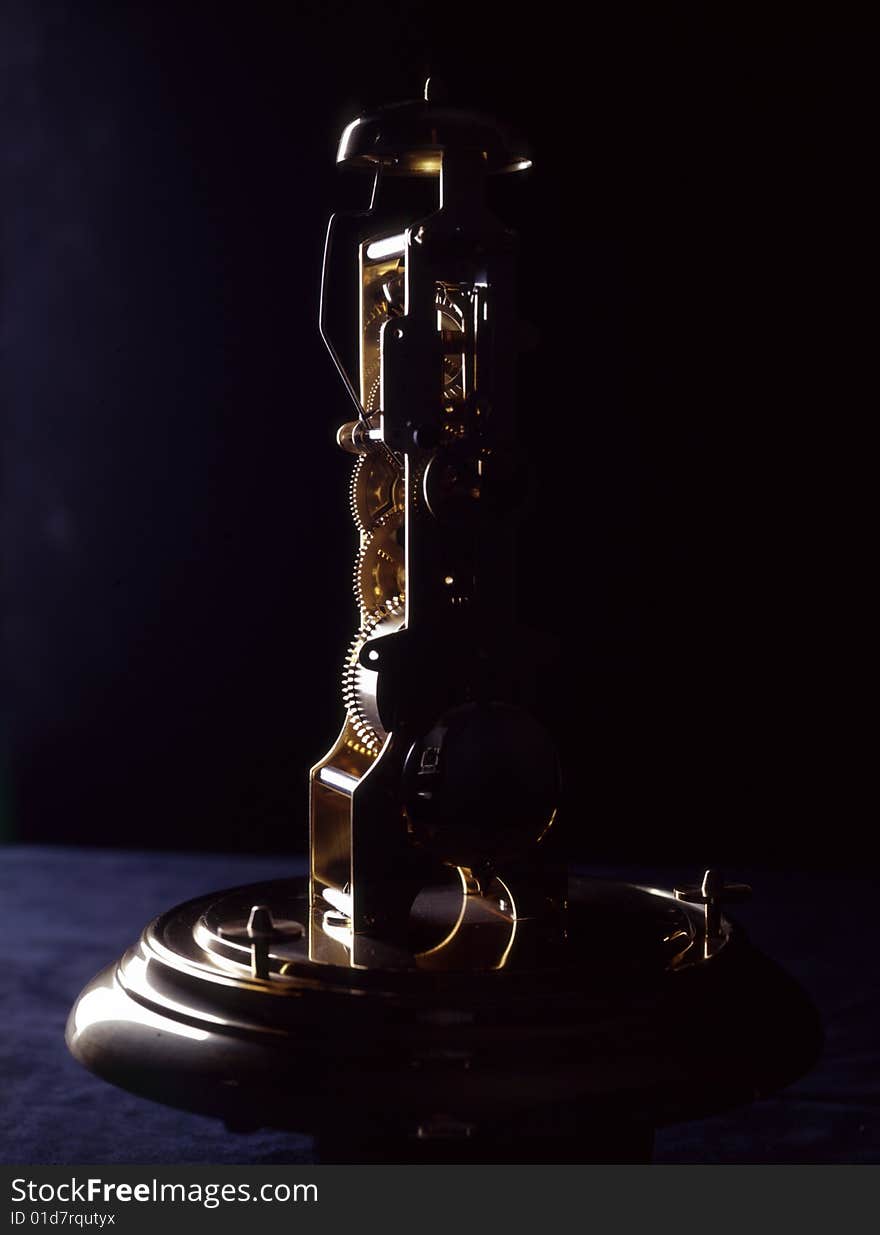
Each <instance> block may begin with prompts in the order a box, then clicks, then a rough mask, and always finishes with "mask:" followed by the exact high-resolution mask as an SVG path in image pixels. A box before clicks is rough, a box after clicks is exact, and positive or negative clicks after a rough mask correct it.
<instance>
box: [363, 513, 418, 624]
mask: <svg viewBox="0 0 880 1235" xmlns="http://www.w3.org/2000/svg"><path fill="white" fill-rule="evenodd" d="M402 529H403V512H402V511H400V512H395V513H392V514H391V515H389V516H387V517H386V519H385V520H383V522H382V523H381V524H379V526H378V527H377V528H376V529H375V531H373V532H372V533H371V534H370V535H369V536H368V537H367V539H366V540H365V541H364V542H363V543H362V545H361V547H360V549H359V551H358V556H357V561H356V562H355V568H354V596H355V600H356V601H357V603H358V605H359V606H360V608H361V610H362V611H363V612H364V613H372V612H374V611H375V610H377V609H381V608H382V607H383V606H384V604H385V602H386V601H387V600H391V599H392V598H393V597H395V596H402V595H403V593H404V591H405V590H406V561H405V558H404V552H403V545H402V544H401V543H400V536H401V534H402Z"/></svg>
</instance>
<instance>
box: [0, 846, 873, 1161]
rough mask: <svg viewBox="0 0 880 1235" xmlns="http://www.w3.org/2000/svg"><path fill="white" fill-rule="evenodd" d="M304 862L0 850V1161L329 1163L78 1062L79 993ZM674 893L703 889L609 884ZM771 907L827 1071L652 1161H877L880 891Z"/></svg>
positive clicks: (762, 926)
mask: <svg viewBox="0 0 880 1235" xmlns="http://www.w3.org/2000/svg"><path fill="white" fill-rule="evenodd" d="M302 871H303V863H302V861H301V860H297V859H290V858H285V859H277V858H276V859H272V858H268V857H249V858H242V857H239V856H228V855H181V854H164V853H132V852H111V851H96V850H81V849H80V850H77V849H62V848H25V847H21V848H6V849H0V927H2V936H0V937H2V939H3V942H4V947H5V957H4V963H3V984H2V988H0V991H2V994H0V1000H2V1011H3V1034H2V1040H0V1085H2V1091H0V1104H2V1120H0V1161H3V1162H14V1163H76V1164H88V1165H92V1164H105V1163H135V1162H137V1163H163V1164H170V1163H239V1164H247V1163H286V1162H310V1161H314V1157H313V1153H312V1143H311V1141H310V1139H309V1138H307V1137H297V1136H293V1135H291V1134H289V1133H280V1132H274V1131H266V1130H264V1131H260V1132H256V1133H252V1134H248V1135H236V1134H231V1133H229V1132H227V1131H226V1129H225V1128H224V1127H223V1125H222V1124H220V1123H219V1122H216V1121H214V1120H212V1119H207V1118H203V1117H201V1116H197V1115H188V1114H184V1113H181V1112H178V1111H174V1110H170V1109H169V1108H167V1107H161V1106H158V1105H155V1104H153V1103H151V1102H148V1101H145V1100H144V1099H141V1098H136V1097H133V1096H131V1095H129V1094H126V1093H123V1092H122V1091H121V1090H117V1089H115V1088H113V1087H112V1086H109V1085H106V1084H104V1083H103V1082H101V1081H99V1080H97V1079H96V1078H94V1077H92V1076H91V1075H89V1074H88V1073H87V1072H85V1071H84V1070H83V1069H82V1068H80V1067H79V1066H78V1065H77V1064H76V1063H75V1062H74V1061H73V1059H72V1058H70V1056H69V1055H68V1053H67V1050H66V1048H65V1045H64V1024H65V1021H66V1018H67V1013H68V1011H69V1009H70V1005H71V1003H72V1002H73V1000H74V998H75V997H76V995H77V994H78V993H79V991H80V989H81V988H82V986H83V985H84V984H85V983H86V982H87V981H88V979H89V978H91V977H92V975H93V974H94V973H96V972H97V971H98V970H99V969H101V968H102V967H103V966H104V965H105V964H107V963H108V962H109V961H111V960H113V959H115V958H116V957H117V956H118V955H119V954H120V953H121V952H122V951H123V950H124V948H125V947H127V946H128V945H129V944H131V943H132V942H133V941H134V940H135V939H136V938H137V936H138V934H139V933H140V930H141V928H142V927H143V925H144V924H145V923H146V922H147V921H148V920H149V919H150V918H152V917H154V916H155V915H156V914H157V913H159V912H161V911H162V910H164V909H167V908H169V907H171V906H172V905H173V904H175V903H177V902H179V901H183V900H188V899H189V898H190V897H192V896H195V895H199V894H201V893H203V892H208V891H211V890H212V889H220V888H223V887H227V886H231V885H234V884H239V883H245V882H250V881H252V880H259V879H266V878H275V877H278V876H280V875H283V874H287V873H290V874H299V873H302ZM595 873H598V874H613V875H615V876H621V877H625V878H630V879H633V880H634V881H636V882H645V883H650V884H654V885H656V886H660V887H669V886H671V885H672V884H673V883H674V882H675V881H676V880H678V879H681V878H682V877H683V876H684V877H687V878H688V880H689V881H690V880H692V878H693V876H694V874H695V872H694V871H680V870H656V869H655V870H651V871H646V870H642V869H638V868H635V867H628V868H625V869H620V870H613V871H612V870H609V869H607V868H603V869H601V870H598V871H596V872H595ZM731 874H732V875H734V876H735V877H737V878H745V879H748V880H749V881H750V882H752V883H753V884H754V886H755V890H756V899H755V901H754V903H753V904H752V905H749V906H745V907H743V908H742V910H741V912H740V913H739V914H738V916H739V918H740V920H741V921H742V922H743V924H744V925H745V926H746V928H747V929H748V930H749V932H750V934H751V936H752V938H753V939H754V940H755V942H756V943H757V944H758V945H759V946H760V947H761V948H762V949H763V950H764V951H765V952H767V953H768V954H769V955H771V956H772V957H773V958H774V959H775V960H776V961H778V962H779V963H780V964H782V965H783V966H785V968H787V969H788V970H789V972H790V973H792V974H793V975H794V976H795V977H796V978H798V979H799V980H800V981H801V982H802V984H803V985H804V986H805V987H806V989H807V990H808V991H809V992H810V994H811V995H812V997H813V999H814V1000H815V1001H816V1003H817V1005H818V1007H819V1009H820V1011H821V1013H822V1017H823V1020H824V1023H825V1031H826V1038H827V1041H826V1049H825V1053H824V1055H823V1057H822V1059H821V1060H820V1061H819V1062H818V1064H817V1065H816V1067H815V1068H814V1069H813V1071H812V1072H811V1073H810V1074H809V1075H808V1076H806V1077H804V1078H803V1079H802V1080H801V1081H799V1082H798V1083H797V1084H796V1085H793V1086H791V1087H790V1088H789V1089H788V1090H786V1091H785V1092H784V1093H782V1094H780V1095H778V1096H777V1097H775V1098H773V1099H771V1100H765V1101H762V1102H758V1103H756V1104H754V1105H753V1106H751V1107H749V1108H746V1109H744V1110H740V1111H736V1112H733V1113H731V1114H727V1115H724V1116H718V1117H716V1118H713V1119H707V1120H702V1121H700V1122H697V1123H689V1124H680V1125H677V1126H675V1127H671V1128H666V1129H662V1130H661V1131H660V1132H659V1133H658V1136H657V1145H656V1155H655V1160H656V1161H657V1162H661V1163H676V1162H678V1163H684V1162H730V1163H734V1162H739V1163H742V1162H764V1163H772V1162H878V1161H880V1119H878V1102H880V1066H878V1064H880V1042H878V1038H880V1035H878V1028H880V981H878V976H877V967H876V964H875V958H876V956H877V945H878V943H880V938H878V936H880V929H878V923H877V909H876V906H877V885H876V884H875V883H872V882H869V881H868V880H866V879H862V878H859V877H854V878H850V879H846V878H843V877H842V876H839V875H834V876H827V877H826V876H822V877H818V876H815V875H803V874H780V873H778V872H760V871H752V872H750V871H735V872H731Z"/></svg>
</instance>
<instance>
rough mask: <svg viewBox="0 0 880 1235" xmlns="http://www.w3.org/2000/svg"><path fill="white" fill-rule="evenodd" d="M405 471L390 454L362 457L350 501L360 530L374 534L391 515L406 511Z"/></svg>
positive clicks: (352, 482)
mask: <svg viewBox="0 0 880 1235" xmlns="http://www.w3.org/2000/svg"><path fill="white" fill-rule="evenodd" d="M405 501H406V494H405V490H404V472H403V468H402V467H400V466H399V465H398V464H397V463H396V462H395V461H394V457H393V456H392V455H391V454H390V452H388V451H370V453H369V454H365V455H358V457H357V460H356V461H355V465H354V468H353V470H352V473H351V484H350V486H349V502H350V505H351V515H352V518H353V519H354V521H355V523H356V525H357V528H358V531H360V532H372V531H373V530H374V528H376V527H377V526H378V525H379V524H380V523H381V522H382V521H383V520H385V519H387V518H388V517H389V516H390V515H393V514H396V513H398V512H401V513H402V511H403V509H404V504H405Z"/></svg>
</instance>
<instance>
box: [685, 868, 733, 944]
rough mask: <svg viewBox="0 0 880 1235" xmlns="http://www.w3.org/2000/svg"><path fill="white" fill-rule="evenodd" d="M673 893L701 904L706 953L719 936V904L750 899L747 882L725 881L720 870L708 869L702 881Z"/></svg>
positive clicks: (689, 901)
mask: <svg viewBox="0 0 880 1235" xmlns="http://www.w3.org/2000/svg"><path fill="white" fill-rule="evenodd" d="M673 894H674V896H675V899H676V900H679V901H685V902H686V903H687V904H689V905H702V906H703V909H704V913H705V933H706V954H707V955H708V953H709V947H710V944H712V943H714V942H716V941H717V940H718V939H720V938H721V906H722V905H725V904H733V903H734V902H736V901H747V900H750V899H751V896H752V889H751V888H750V887H749V885H748V884H747V883H725V882H724V876H723V875H722V874H721V871H719V870H712V869H709V870H707V871H706V873H705V875H704V876H703V882H702V883H700V884H688V885H687V886H686V887H683V888H675V889H674V892H673Z"/></svg>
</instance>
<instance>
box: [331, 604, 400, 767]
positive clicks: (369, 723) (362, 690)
mask: <svg viewBox="0 0 880 1235" xmlns="http://www.w3.org/2000/svg"><path fill="white" fill-rule="evenodd" d="M405 614H406V605H405V601H404V597H403V596H395V597H393V599H391V600H389V601H388V602H387V603H386V605H385V607H384V608H382V609H376V610H375V611H374V612H372V613H370V614H368V615H367V617H366V618H365V619H364V621H363V623H362V624H361V628H360V630H359V631H358V633H357V635H356V636H355V638H354V639H353V640H352V642H351V645H350V646H349V649H348V651H347V653H346V656H345V664H344V665H343V668H342V702H343V703H344V704H345V710H346V712H347V713H348V720H349V724H350V725H351V728H352V729H353V730H354V732H355V733H356V734H357V736H358V738H359V740H360V741H361V743H362V744H363V746H364V748H365V749H366V751H367V753H368V754H376V753H378V751H379V748H380V747H381V745H382V743H383V742H384V741H385V739H386V737H387V736H388V734H387V732H386V731H385V729H384V728H383V726H382V721H381V719H380V717H379V707H378V703H377V697H376V691H377V684H378V678H379V675H378V673H377V672H376V671H375V670H374V669H365V668H364V666H363V665H362V664H361V663H360V654H361V649H362V648H363V646H364V644H365V643H367V642H368V641H369V640H370V639H376V638H380V637H381V636H383V635H391V634H393V633H394V632H395V631H397V630H399V629H400V627H401V626H402V625H403V621H404V617H405Z"/></svg>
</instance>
